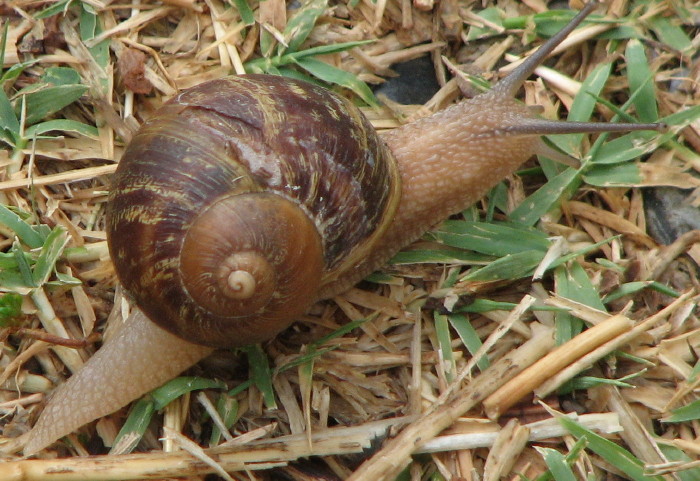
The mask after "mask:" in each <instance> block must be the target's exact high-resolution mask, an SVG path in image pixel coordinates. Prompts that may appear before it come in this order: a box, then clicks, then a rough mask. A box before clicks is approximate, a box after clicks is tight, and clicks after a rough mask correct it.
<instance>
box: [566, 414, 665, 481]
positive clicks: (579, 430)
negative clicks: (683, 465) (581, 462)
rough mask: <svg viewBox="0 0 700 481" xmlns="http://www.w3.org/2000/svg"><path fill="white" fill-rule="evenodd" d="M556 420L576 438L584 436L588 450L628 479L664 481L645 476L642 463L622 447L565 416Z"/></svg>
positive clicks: (659, 477)
mask: <svg viewBox="0 0 700 481" xmlns="http://www.w3.org/2000/svg"><path fill="white" fill-rule="evenodd" d="M557 420H558V421H559V423H560V424H561V425H562V426H564V428H565V429H566V430H567V431H569V432H570V433H571V434H572V435H573V436H575V437H576V438H582V437H584V436H585V438H586V439H587V440H588V449H590V450H591V451H593V452H594V453H596V454H597V455H598V456H600V457H601V458H603V459H605V460H606V461H607V462H608V463H610V464H612V465H613V466H615V467H616V468H617V469H619V470H620V471H622V472H623V473H625V475H626V476H628V477H629V478H630V479H633V480H634V481H664V478H663V477H661V476H646V475H645V474H644V463H643V462H642V461H640V460H639V459H638V458H636V457H635V456H634V455H633V454H632V453H630V452H629V451H627V450H626V449H624V448H623V447H621V446H618V445H617V444H615V443H614V442H612V441H609V440H607V439H605V438H603V437H601V436H599V435H597V434H596V433H594V432H593V431H590V430H588V429H586V428H585V427H583V426H581V425H580V424H578V423H577V422H576V421H574V420H573V419H570V418H567V417H566V416H561V417H558V418H557Z"/></svg>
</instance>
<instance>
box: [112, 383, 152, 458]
mask: <svg viewBox="0 0 700 481" xmlns="http://www.w3.org/2000/svg"><path fill="white" fill-rule="evenodd" d="M155 412H156V409H155V403H154V402H153V399H152V398H151V397H150V396H146V397H144V398H141V399H139V400H138V401H137V402H136V403H135V404H134V407H133V408H132V409H131V412H129V417H127V418H126V421H125V422H124V425H123V426H122V428H121V429H120V430H119V433H118V434H117V437H116V438H114V444H113V445H112V449H110V450H109V454H127V453H130V452H132V451H133V450H134V449H136V446H138V444H139V442H141V438H143V434H144V433H145V432H146V429H148V425H149V424H150V423H151V419H153V415H154V414H155Z"/></svg>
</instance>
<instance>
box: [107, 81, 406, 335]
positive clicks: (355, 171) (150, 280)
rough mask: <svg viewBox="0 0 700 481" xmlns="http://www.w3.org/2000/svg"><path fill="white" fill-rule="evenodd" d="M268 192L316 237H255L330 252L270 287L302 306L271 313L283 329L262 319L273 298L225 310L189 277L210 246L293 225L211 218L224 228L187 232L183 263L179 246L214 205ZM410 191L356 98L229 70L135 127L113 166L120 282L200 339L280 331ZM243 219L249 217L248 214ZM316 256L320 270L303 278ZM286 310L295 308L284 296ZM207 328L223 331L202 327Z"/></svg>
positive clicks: (113, 241)
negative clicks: (240, 227)
mask: <svg viewBox="0 0 700 481" xmlns="http://www.w3.org/2000/svg"><path fill="white" fill-rule="evenodd" d="M264 192H266V193H269V194H274V195H271V196H270V197H273V198H277V199H278V200H280V201H281V202H282V205H286V204H285V202H286V203H291V204H292V205H293V206H294V207H295V208H299V209H301V212H302V213H303V215H304V216H306V217H307V218H308V219H310V220H311V224H312V225H313V226H315V229H316V231H317V232H318V238H317V239H318V240H313V239H312V238H313V235H312V234H303V235H301V237H302V238H304V239H306V240H307V241H308V242H309V243H310V244H311V246H307V247H299V246H298V245H297V244H298V243H299V242H300V241H299V239H298V238H295V239H292V240H289V241H288V240H286V239H282V240H275V241H274V242H273V241H270V242H267V241H264V242H258V244H261V245H263V244H264V245H265V246H266V247H267V248H269V247H270V246H276V247H274V249H276V250H277V251H279V249H280V246H288V247H287V248H286V250H289V251H290V252H292V251H298V250H300V249H301V250H304V252H305V254H304V255H308V256H312V257H313V256H314V255H317V256H320V257H319V261H318V262H317V261H315V260H310V261H305V262H302V263H301V265H300V266H297V267H295V268H294V270H295V271H297V272H293V273H291V274H290V275H289V276H287V277H292V278H295V277H298V278H301V279H302V280H301V283H302V284H303V285H301V286H300V285H298V284H293V282H295V281H294V279H287V278H282V277H277V278H276V282H277V283H278V284H280V283H281V284H284V283H292V284H289V285H288V286H286V287H280V286H279V285H278V286H276V287H275V288H274V289H273V291H271V292H273V294H272V297H277V298H279V297H280V296H281V294H280V292H282V291H284V292H286V293H290V292H291V293H296V294H298V296H296V297H297V298H298V299H297V300H295V305H296V306H297V307H296V308H294V309H287V310H286V311H285V313H284V314H279V315H277V314H275V315H273V316H272V317H271V318H272V319H274V323H276V324H275V326H274V327H273V326H272V325H269V324H265V323H267V322H268V321H265V322H264V323H263V324H265V327H264V328H263V329H260V327H261V326H258V325H257V324H258V322H259V318H260V317H265V316H266V315H267V314H265V313H264V309H265V307H260V306H257V305H256V307H255V308H251V309H252V311H253V312H252V313H251V312H236V309H234V308H233V307H231V308H230V310H229V307H224V308H222V307H221V306H218V307H217V306H215V305H213V302H212V301H213V299H215V298H216V297H217V296H216V295H215V294H214V293H213V291H212V289H214V288H213V287H212V286H211V285H208V286H207V287H203V288H202V289H203V291H202V292H203V293H201V294H198V297H199V301H200V302H198V303H195V302H193V301H192V296H191V295H190V292H188V289H190V290H193V289H195V290H198V289H200V287H192V286H191V285H189V284H188V283H189V282H190V279H193V278H194V277H192V276H195V275H194V274H191V273H190V272H189V268H188V270H187V271H185V270H184V269H183V266H184V265H192V259H193V258H196V257H197V256H198V255H203V253H204V251H205V250H206V249H209V245H212V246H213V247H212V248H218V249H219V250H221V249H220V246H219V247H216V246H217V245H219V244H220V243H221V242H224V243H226V242H229V241H227V240H224V239H236V242H238V243H240V242H243V244H245V241H241V238H242V236H252V237H253V238H255V239H258V240H259V239H269V238H270V237H269V236H271V235H278V234H279V233H280V231H282V230H284V229H280V225H281V224H282V222H281V221H278V220H273V221H272V222H262V221H260V222H255V224H254V225H255V227H254V230H255V232H247V233H241V232H235V231H231V225H230V224H232V223H233V224H235V223H236V222H229V221H227V220H217V221H214V222H213V223H210V224H207V225H213V226H214V227H212V229H213V228H216V233H215V234H211V235H208V236H205V237H206V240H205V241H202V242H199V241H198V240H195V241H190V242H189V243H188V246H195V252H194V253H192V252H189V253H188V254H187V255H188V256H189V257H188V258H187V260H186V262H183V258H182V255H181V251H182V249H183V245H184V242H185V238H186V237H187V235H188V234H187V233H188V230H190V229H191V228H192V226H193V225H194V224H195V222H196V220H197V218H198V215H200V214H202V213H203V212H205V211H208V210H210V209H209V206H211V205H212V204H213V203H217V202H218V203H221V202H222V199H228V198H229V197H231V196H237V195H243V196H244V197H246V198H249V196H250V195H251V194H252V193H264ZM399 195H400V185H399V175H398V172H397V166H396V163H395V161H394V159H393V157H392V156H391V154H390V153H389V151H388V149H387V148H386V146H385V145H384V144H383V142H382V141H381V140H380V139H379V137H378V136H377V135H376V133H375V131H374V129H373V128H372V127H371V125H370V124H369V122H368V121H367V120H366V119H365V118H364V116H363V115H362V114H361V113H360V112H359V110H358V109H357V108H355V107H354V106H353V105H352V104H350V103H349V102H348V101H346V100H345V99H343V98H341V97H339V96H336V95H334V94H332V93H331V92H329V91H327V90H326V89H323V88H321V87H317V86H314V85H311V84H308V83H305V82H301V81H297V80H291V79H287V78H283V77H276V76H267V75H248V76H237V77H227V78H223V79H219V80H214V81H211V82H206V83H204V84H201V85H199V86H196V87H194V88H192V89H189V90H187V91H184V92H183V93H181V94H180V95H178V96H177V97H175V98H174V99H172V100H171V101H170V102H168V103H167V104H165V105H164V106H163V107H162V108H161V109H160V110H159V111H158V112H157V113H156V114H155V115H154V116H153V118H152V119H150V120H149V121H148V122H146V123H145V124H144V125H143V127H142V128H141V130H140V131H139V132H138V133H137V134H136V135H135V136H134V138H133V140H132V142H131V144H130V145H129V146H128V148H127V149H126V151H125V153H124V156H123V157H122V159H121V161H120V164H119V168H118V169H117V172H116V174H115V177H114V185H113V190H112V193H111V196H110V201H109V204H108V210H107V234H108V241H109V244H110V252H111V255H112V258H113V260H114V263H115V267H116V271H117V274H118V276H119V278H120V280H121V282H122V284H123V285H124V287H125V288H126V290H127V291H128V292H129V293H130V294H131V296H133V297H134V299H135V301H136V303H137V305H139V307H141V308H142V309H143V310H144V311H145V313H146V314H147V315H148V317H149V318H151V319H152V320H153V321H155V322H156V323H158V324H159V325H161V326H162V327H164V328H166V329H168V330H170V331H171V332H174V333H175V334H178V335H181V336H183V337H185V338H187V339H190V340H192V341H193V342H198V343H201V344H206V345H211V346H218V347H223V346H226V347H228V346H238V345H244V344H249V343H251V342H257V341H260V340H262V339H263V338H269V337H272V336H274V334H276V333H277V332H279V331H280V330H281V329H283V328H284V327H286V326H287V325H289V324H290V323H291V322H293V321H294V320H295V319H294V316H298V315H299V314H301V313H303V312H304V311H305V310H306V309H307V308H308V307H309V306H310V304H311V303H312V302H314V301H315V300H317V296H318V294H316V293H310V292H308V291H309V290H310V289H311V287H312V288H313V291H317V288H318V286H322V285H323V284H324V283H328V282H330V281H332V280H333V279H335V278H337V276H338V275H340V274H342V273H343V272H344V271H345V270H347V269H352V267H353V266H354V264H355V263H356V262H357V260H358V259H361V258H362V257H363V256H364V255H366V254H367V253H368V252H369V251H370V249H371V246H372V244H373V243H374V242H375V241H376V239H377V238H378V237H379V236H380V235H381V234H382V233H383V232H384V230H385V229H386V226H387V224H388V221H389V220H391V218H392V217H393V214H394V212H395V210H396V207H397V205H398V200H399V199H398V198H399ZM226 202H229V200H226ZM252 206H253V204H252V203H250V202H248V203H247V204H246V207H245V208H244V209H243V210H242V212H250V218H251V219H253V218H258V217H259V216H261V215H262V214H258V213H254V212H253V207H252ZM286 208H287V207H283V208H281V209H282V210H285V209H286ZM266 209H267V210H268V211H270V210H272V211H274V210H279V209H277V208H272V209H271V208H269V207H268V208H266ZM266 215H267V214H266ZM244 217H245V216H244ZM297 217H298V216H297ZM239 224H240V223H239ZM243 224H245V225H246V226H247V227H248V226H249V225H250V224H251V222H244V223H243ZM270 224H272V225H270ZM247 227H246V228H247ZM270 229H271V230H272V231H274V232H273V233H272V234H271V233H270ZM204 230H206V228H205V229H204ZM288 230H293V229H291V228H290V229H288ZM297 237H299V236H297ZM305 242H306V241H305ZM314 242H316V243H318V242H320V243H321V245H322V250H321V252H318V253H317V254H313V253H312V252H313V251H314V247H313V244H314ZM246 245H247V244H246ZM188 249H191V248H190V247H188ZM285 252H286V251H285ZM277 254H278V253H275V252H273V253H270V255H271V256H275V255H277ZM266 255H267V254H266ZM217 262H219V261H217V260H214V261H213V263H214V264H216V263H217ZM220 262H223V259H222V260H221V261H220ZM293 262H296V261H293ZM315 265H318V266H320V270H319V272H316V273H309V272H306V273H303V274H302V275H298V274H299V272H298V271H300V270H301V269H302V268H309V269H313V266H315ZM213 275H214V274H211V275H209V274H202V273H201V272H200V273H198V274H196V276H199V278H207V277H211V276H213ZM268 277H269V276H268ZM311 279H313V280H311ZM296 282H299V280H298V279H297V281H296ZM195 284H196V283H195ZM285 295H287V294H285ZM195 297H197V296H195ZM302 298H303V300H299V299H302ZM207 303H209V304H211V305H210V306H209V307H207V305H206V304H207ZM277 304H279V303H277ZM278 307H279V308H280V309H282V310H283V311H284V306H277V307H275V308H278ZM290 317H291V318H290ZM268 318H270V317H269V316H268V317H267V318H266V319H268ZM175 319H180V320H178V321H176V320H175ZM270 322H272V321H270ZM185 326H187V327H185ZM241 326H242V327H241ZM210 328H212V329H214V330H215V331H216V334H214V333H213V332H211V333H202V334H199V333H200V332H205V331H206V330H208V329H210ZM261 330H262V331H264V332H263V333H262V335H261V333H260V332H259V331H261Z"/></svg>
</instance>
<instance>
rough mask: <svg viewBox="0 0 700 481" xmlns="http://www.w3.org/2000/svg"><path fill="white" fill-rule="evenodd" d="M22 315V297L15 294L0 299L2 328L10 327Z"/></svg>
mask: <svg viewBox="0 0 700 481" xmlns="http://www.w3.org/2000/svg"><path fill="white" fill-rule="evenodd" d="M21 315H22V296H20V295H19V294H15V293H13V292H8V293H7V294H5V295H3V296H2V297H0V327H8V326H11V325H13V324H15V322H16V321H17V319H18V318H19V316H21Z"/></svg>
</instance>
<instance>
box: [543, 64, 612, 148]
mask: <svg viewBox="0 0 700 481" xmlns="http://www.w3.org/2000/svg"><path fill="white" fill-rule="evenodd" d="M611 70H612V64H611V63H603V64H600V65H598V66H597V67H596V68H594V69H593V71H592V72H591V73H590V74H588V76H587V77H586V79H585V80H584V81H583V83H582V84H581V89H580V90H579V93H578V94H577V95H576V97H575V98H574V103H573V104H572V105H571V110H570V111H569V115H568V117H567V120H570V121H576V122H586V121H588V120H590V119H591V115H592V114H593V110H594V109H595V106H596V103H597V97H598V96H600V94H601V92H602V91H603V87H605V84H606V83H607V81H608V79H609V78H610V72H611ZM585 135H587V134H564V135H551V136H548V137H547V139H548V140H549V141H550V142H551V143H553V144H554V145H556V146H557V147H559V149H561V150H562V151H563V152H566V153H568V154H570V155H577V156H580V155H581V150H580V149H581V143H582V142H583V138H584V136H585Z"/></svg>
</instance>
